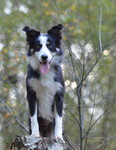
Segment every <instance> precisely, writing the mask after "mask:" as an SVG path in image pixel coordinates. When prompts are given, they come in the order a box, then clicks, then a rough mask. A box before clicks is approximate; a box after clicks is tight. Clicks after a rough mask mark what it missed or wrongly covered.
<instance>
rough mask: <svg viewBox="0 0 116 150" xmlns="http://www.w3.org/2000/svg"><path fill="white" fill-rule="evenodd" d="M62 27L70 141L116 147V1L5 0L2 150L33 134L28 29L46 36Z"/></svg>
mask: <svg viewBox="0 0 116 150" xmlns="http://www.w3.org/2000/svg"><path fill="white" fill-rule="evenodd" d="M58 23H62V24H63V25H64V30H63V42H62V48H63V50H64V62H63V64H62V68H63V74H64V78H65V86H66V93H65V108H64V109H65V112H64V139H65V140H66V141H67V143H68V144H69V145H70V146H71V147H72V148H73V149H75V150H79V147H80V140H82V142H83V144H82V145H83V150H95V149H96V150H115V148H116V144H115V143H116V103H115V102H116V1H115V0H110V1H109V0H97V1H95V0H91V1H89V0H82V1H81V0H73V1H72V0H67V1H64V0H55V1H54V0H20V1H19V0H16V1H15V0H0V150H4V149H5V145H6V143H9V142H12V141H13V139H14V138H15V136H16V135H27V134H28V133H27V132H28V118H29V111H28V104H27V100H26V87H25V79H26V70H27V63H26V52H27V45H26V41H25V38H26V37H25V34H24V33H23V31H22V29H23V27H24V26H26V25H28V26H31V27H34V28H36V29H38V30H40V31H42V32H44V33H45V32H46V31H47V30H48V29H49V28H51V27H52V26H53V25H56V24H58ZM80 118H81V122H80ZM79 124H81V127H82V139H81V138H80V125H79Z"/></svg>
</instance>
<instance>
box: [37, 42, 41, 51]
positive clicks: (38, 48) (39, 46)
mask: <svg viewBox="0 0 116 150" xmlns="http://www.w3.org/2000/svg"><path fill="white" fill-rule="evenodd" d="M41 47H42V45H41V44H40V43H39V44H37V45H36V51H39V50H40V48H41Z"/></svg>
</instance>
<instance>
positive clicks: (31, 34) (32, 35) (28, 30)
mask: <svg viewBox="0 0 116 150" xmlns="http://www.w3.org/2000/svg"><path fill="white" fill-rule="evenodd" d="M23 31H25V32H26V35H27V41H28V42H29V41H31V40H33V39H34V38H36V37H37V36H38V35H40V31H36V30H35V29H34V28H30V27H28V26H26V27H24V28H23Z"/></svg>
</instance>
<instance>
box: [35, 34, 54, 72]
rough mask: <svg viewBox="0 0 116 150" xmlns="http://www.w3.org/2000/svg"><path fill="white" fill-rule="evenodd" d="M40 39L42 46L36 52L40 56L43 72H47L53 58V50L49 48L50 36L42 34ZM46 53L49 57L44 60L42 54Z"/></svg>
mask: <svg viewBox="0 0 116 150" xmlns="http://www.w3.org/2000/svg"><path fill="white" fill-rule="evenodd" d="M38 40H39V41H40V44H41V46H42V47H41V49H40V50H39V51H38V52H35V54H36V56H37V57H38V60H39V62H40V70H41V73H43V74H46V73H47V72H48V71H49V69H50V61H51V59H52V55H51V52H50V51H49V49H48V48H47V40H48V37H47V36H44V35H42V34H41V35H40V36H39V38H38ZM44 55H45V56H47V57H48V58H47V60H46V61H43V60H42V56H44Z"/></svg>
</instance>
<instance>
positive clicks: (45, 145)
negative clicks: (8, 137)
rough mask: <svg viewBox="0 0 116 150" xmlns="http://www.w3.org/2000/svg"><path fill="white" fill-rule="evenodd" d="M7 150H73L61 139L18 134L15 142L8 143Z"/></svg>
mask: <svg viewBox="0 0 116 150" xmlns="http://www.w3.org/2000/svg"><path fill="white" fill-rule="evenodd" d="M6 150H71V148H69V147H68V146H67V144H65V143H63V142H62V141H61V140H57V141H56V140H55V139H53V140H51V139H49V138H43V139H41V138H39V137H34V136H16V138H15V140H14V142H13V143H11V144H8V145H7V148H6Z"/></svg>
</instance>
